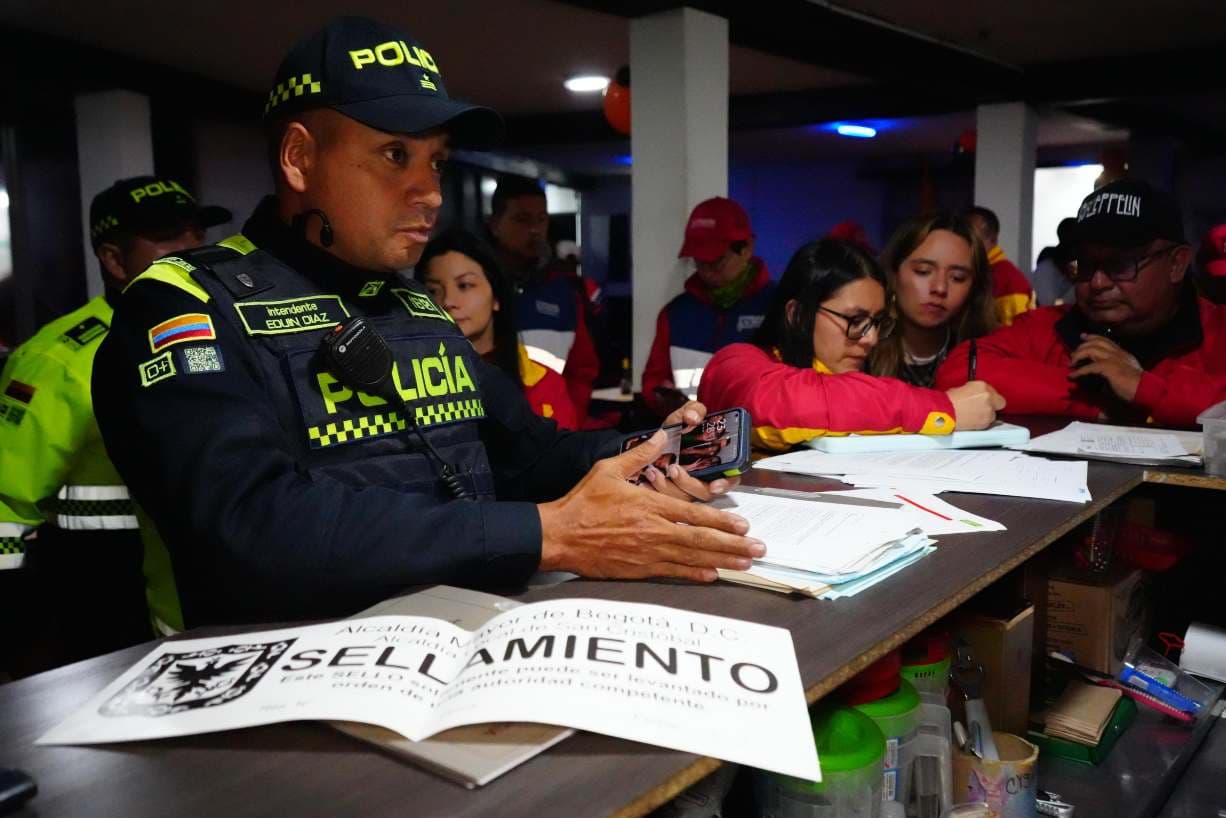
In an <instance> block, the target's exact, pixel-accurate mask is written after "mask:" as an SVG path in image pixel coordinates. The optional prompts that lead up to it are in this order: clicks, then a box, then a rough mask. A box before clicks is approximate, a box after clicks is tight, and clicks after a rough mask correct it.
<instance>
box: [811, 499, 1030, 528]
mask: <svg viewBox="0 0 1226 818" xmlns="http://www.w3.org/2000/svg"><path fill="white" fill-rule="evenodd" d="M823 494H836V495H842V496H845V497H859V498H861V499H863V500H879V501H881V502H886V503H888V502H894V503H899V504H900V507H899V509H898V511H897V512H895V513H897V514H905V515H907V516H909V517H910V518H911V520H912V521H913V522H914V527H915V528H919V529H922V530H923V532H924V533H925V534H927V535H928V536H930V537H939V536H943V535H946V534H982V533H984V532H988V531H1005V530H1007V529H1006V528H1005V527H1004V526H1003V525H1001V524H1000V523H998V522H996V521H995V520H989V519H988V518H987V517H980V516H979V515H978V514H972V513H971V512H969V511H966V510H965V509H961V508H958V507H957V506H955V505H954V504H953V503H947V502H945V501H944V500H942V499H941V498H939V497H937V496H936V495H934V494H927V493H924V492H901V491H897V490H895V489H883V488H875V489H852V490H851V491H839V492H823Z"/></svg>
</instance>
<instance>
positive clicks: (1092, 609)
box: [1046, 567, 1150, 676]
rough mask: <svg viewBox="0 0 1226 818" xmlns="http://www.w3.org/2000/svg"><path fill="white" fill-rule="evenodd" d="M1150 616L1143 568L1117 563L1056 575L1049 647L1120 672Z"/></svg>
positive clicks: (1050, 590) (1051, 584) (1051, 583)
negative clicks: (1081, 573)
mask: <svg viewBox="0 0 1226 818" xmlns="http://www.w3.org/2000/svg"><path fill="white" fill-rule="evenodd" d="M1149 614H1150V607H1149V595H1148V586H1147V584H1146V582H1145V580H1144V575H1143V574H1142V572H1140V571H1135V570H1133V571H1130V570H1128V569H1126V568H1122V567H1116V568H1115V569H1113V570H1111V571H1109V572H1107V573H1105V574H1093V575H1087V576H1053V577H1051V578H1050V579H1048V581H1047V634H1046V637H1047V638H1046V647H1047V650H1048V651H1052V650H1058V651H1061V652H1062V653H1067V654H1069V655H1070V656H1071V657H1072V658H1073V660H1074V661H1075V662H1077V663H1078V664H1082V665H1085V666H1087V667H1091V668H1094V669H1095V670H1098V671H1101V672H1102V673H1110V674H1111V675H1113V676H1114V675H1115V674H1117V673H1119V670H1120V667H1121V666H1122V665H1123V663H1124V653H1125V652H1126V651H1127V650H1128V642H1129V640H1131V639H1132V637H1133V636H1135V635H1136V634H1138V633H1140V632H1142V631H1143V630H1144V629H1145V628H1146V626H1147V624H1148V622H1149Z"/></svg>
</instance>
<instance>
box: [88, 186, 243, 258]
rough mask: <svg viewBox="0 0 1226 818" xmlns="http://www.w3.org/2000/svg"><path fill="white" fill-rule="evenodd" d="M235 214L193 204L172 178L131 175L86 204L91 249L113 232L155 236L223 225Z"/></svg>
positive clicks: (192, 199) (194, 199)
mask: <svg viewBox="0 0 1226 818" xmlns="http://www.w3.org/2000/svg"><path fill="white" fill-rule="evenodd" d="M233 218H234V214H233V213H231V212H230V211H229V210H226V209H225V208H224V207H216V206H212V205H210V206H206V207H201V206H200V205H198V204H196V197H194V196H192V194H191V193H189V192H188V190H187V188H185V187H183V185H181V184H179V183H178V182H176V181H175V180H174V179H167V178H165V177H162V178H159V177H156V176H134V177H132V178H131V179H120V180H119V181H118V182H116V183H115V184H113V185H111V186H110V187H108V188H107V189H106V190H104V191H102V192H101V193H99V194H98V195H97V196H95V197H94V200H93V201H92V202H90V203H89V238H90V242H91V243H92V244H93V246H94V249H95V250H96V249H97V248H98V245H100V244H102V242H104V241H107V240H108V239H110V238H112V237H114V236H115V235H116V234H124V235H128V236H157V235H159V234H162V233H167V232H169V231H175V232H176V233H178V232H180V231H182V230H183V229H184V228H185V227H187V226H188V225H189V224H196V225H199V226H200V227H201V228H205V227H213V226H215V225H219V224H225V223H226V222H228V221H230V220H231V219H233Z"/></svg>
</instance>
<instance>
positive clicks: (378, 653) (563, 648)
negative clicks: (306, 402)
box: [39, 599, 821, 781]
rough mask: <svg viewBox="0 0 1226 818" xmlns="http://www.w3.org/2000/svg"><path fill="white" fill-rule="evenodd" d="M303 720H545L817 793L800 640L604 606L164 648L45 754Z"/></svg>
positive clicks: (352, 623)
mask: <svg viewBox="0 0 1226 818" xmlns="http://www.w3.org/2000/svg"><path fill="white" fill-rule="evenodd" d="M300 719H309V720H315V719H339V720H345V721H358V722H366V723H369V724H377V725H380V726H382V727H386V728H388V729H390V730H394V731H395V732H397V733H400V734H401V735H404V736H406V737H407V738H410V739H413V740H420V739H423V738H426V737H428V736H431V735H434V734H435V733H438V732H440V731H442V730H447V729H449V728H452V727H458V726H461V725H469V724H482V723H486V722H504V721H520V722H538V723H543V724H555V725H561V726H565V727H575V728H579V729H582V730H590V731H592V732H595V733H603V734H605V735H610V736H617V737H619V738H625V739H631V740H633V741H641V742H645V743H647V744H655V745H659V746H661V747H669V748H672V749H676V750H684V751H687V752H691V753H698V754H701V755H707V756H712V757H715V758H720V759H723V760H726V761H733V762H737V763H740V764H748V765H751V766H754V767H760V768H762V769H766V770H771V771H774V772H779V773H784V774H787V775H792V776H796V777H798V778H804V779H808V780H813V781H819V780H821V772H820V769H819V767H818V760H817V750H816V748H815V746H814V743H813V734H812V731H811V729H810V726H809V717H808V711H807V708H806V705H805V697H804V690H803V688H802V686H801V682H800V673H799V671H798V669H797V666H796V652H795V648H794V646H793V645H792V636H791V634H790V633H789V632H788V631H787V630H784V629H782V628H774V627H770V626H767V625H758V624H754V623H751V622H743V621H740V620H736V619H727V618H724V617H719V616H708V615H705V614H698V613H691V612H689V611H682V610H678V609H675V608H666V607H661V606H658V605H643V604H634V603H626V602H609V601H605V600H596V599H561V600H553V601H549V602H536V603H532V604H529V605H524V606H521V607H518V608H515V609H513V610H510V611H507V612H505V613H502V614H499V615H498V616H496V617H494V618H493V619H491V620H490V621H488V622H487V623H486V624H485V625H484V626H482V627H481V628H479V629H477V630H474V631H468V630H464V629H463V628H459V627H456V626H455V625H452V624H451V623H449V622H446V621H443V620H441V619H432V618H427V617H419V616H378V617H372V618H368V619H360V620H346V621H341V622H334V623H329V624H323V625H310V626H305V627H298V628H284V629H280V630H274V631H264V632H260V633H248V634H241V635H237V636H226V637H215V638H210V639H191V640H181V641H173V642H165V643H163V644H162V645H160V646H158V648H157V649H156V650H154V651H153V652H152V653H150V654H149V655H148V656H146V657H145V658H144V659H142V660H141V661H140V662H138V663H137V664H136V665H135V666H134V667H132V668H130V669H129V670H128V671H127V672H126V673H124V674H123V675H122V676H121V677H120V678H118V679H116V680H115V682H113V683H112V684H111V685H109V686H108V687H107V688H106V689H105V690H103V691H102V692H101V693H99V694H98V695H97V696H95V697H94V698H93V699H91V700H90V701H89V702H88V703H87V704H86V705H85V706H84V707H82V708H81V709H79V710H77V711H76V712H74V713H73V714H72V715H71V716H69V717H68V718H67V719H65V720H64V721H63V722H62V723H60V724H59V725H57V726H56V727H54V728H52V729H51V730H50V731H49V732H47V734H46V735H44V736H43V737H42V738H40V739H39V743H40V744H97V743H103V742H114V741H133V740H138V739H158V738H166V737H169V736H183V735H191V734H194V733H210V732H216V731H219V730H231V729H236V728H240V727H251V726H255V725H259V724H271V723H274V722H283V721H295V720H300Z"/></svg>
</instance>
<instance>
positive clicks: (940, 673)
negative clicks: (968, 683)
mask: <svg viewBox="0 0 1226 818" xmlns="http://www.w3.org/2000/svg"><path fill="white" fill-rule="evenodd" d="M949 665H950V660H949V657H948V656H946V657H945V658H944V659H941V660H940V661H938V662H932V663H930V664H926V665H907V664H904V665H903V666H902V669H901V670H899V674H900V675H901V676H902V677H903V678H904V679H906V680H907V681H908V682H910V683H911V684H913V685H915V690H916V692H918V693H931V694H932V695H934V696H939V697H940V698H941V701H942V702H943V701H945V696H946V694H948V693H949Z"/></svg>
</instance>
